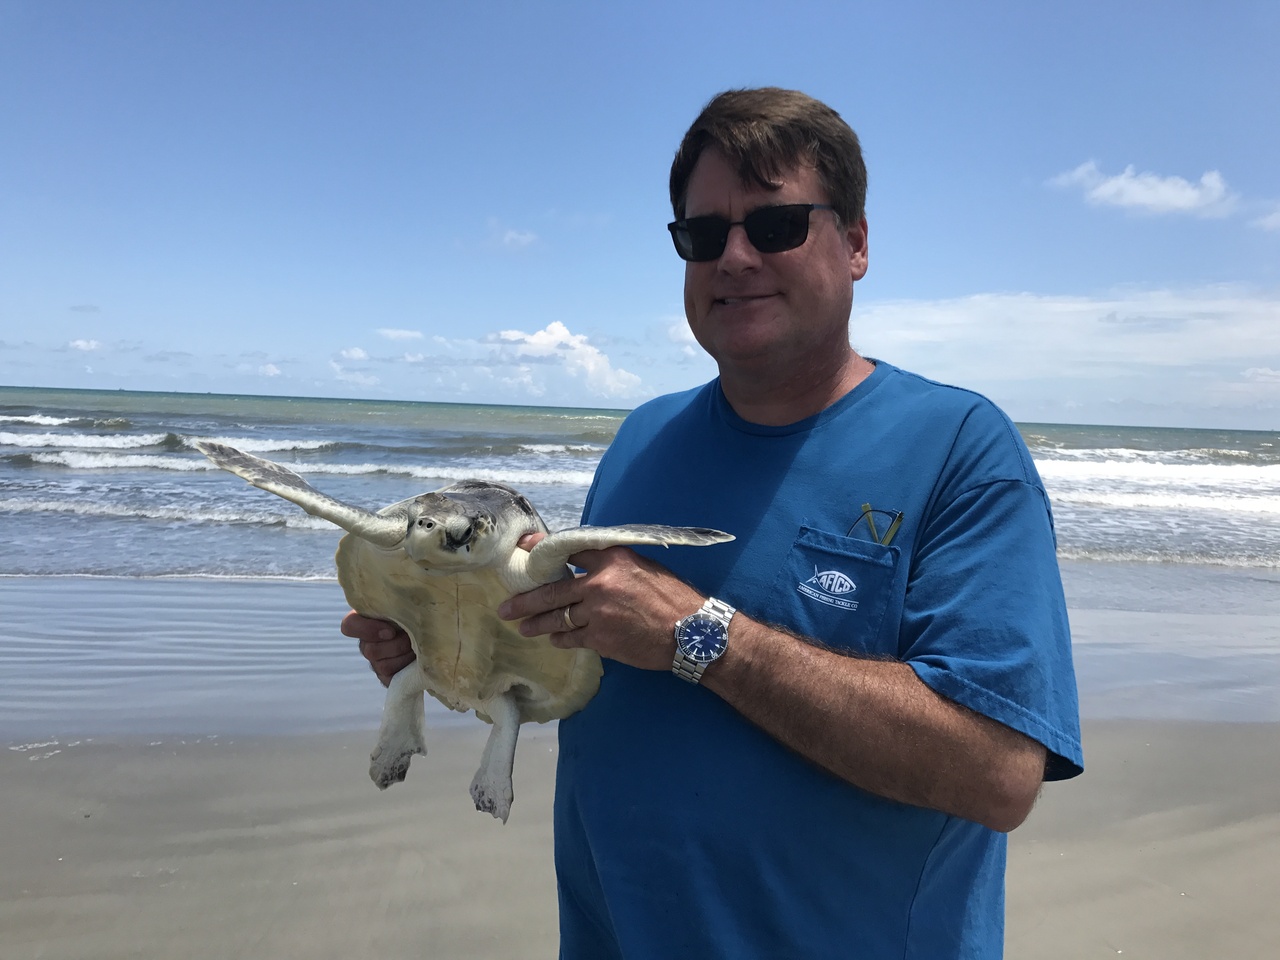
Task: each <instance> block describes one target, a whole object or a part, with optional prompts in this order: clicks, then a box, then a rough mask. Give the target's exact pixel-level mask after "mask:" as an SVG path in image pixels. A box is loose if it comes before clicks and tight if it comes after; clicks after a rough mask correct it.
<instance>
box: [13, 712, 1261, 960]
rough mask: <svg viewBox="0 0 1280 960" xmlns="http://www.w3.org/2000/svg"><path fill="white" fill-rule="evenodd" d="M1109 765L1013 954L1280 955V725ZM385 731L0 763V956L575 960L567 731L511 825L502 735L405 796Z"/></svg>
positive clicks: (1016, 916)
mask: <svg viewBox="0 0 1280 960" xmlns="http://www.w3.org/2000/svg"><path fill="white" fill-rule="evenodd" d="M1086 735H1087V749H1088V752H1089V764H1090V766H1089V771H1088V775H1087V776H1085V777H1083V778H1081V779H1079V780H1077V781H1072V782H1068V783H1063V784H1051V785H1049V786H1048V787H1047V788H1046V791H1045V795H1044V796H1043V797H1042V799H1041V801H1040V803H1039V805H1038V807H1037V809H1036V810H1035V811H1034V812H1033V814H1032V816H1031V818H1030V820H1029V821H1028V822H1027V823H1026V824H1025V825H1024V826H1023V827H1021V828H1020V829H1019V830H1017V831H1016V832H1015V833H1014V834H1013V836H1012V840H1011V845H1010V857H1009V861H1010V865H1009V880H1008V921H1007V922H1008V951H1007V953H1008V956H1010V957H1024V958H1062V960H1078V958H1081V957H1095V956H1096V957H1101V956H1116V955H1121V954H1123V956H1126V957H1158V958H1162V960H1181V958H1188V960H1189V958H1193V957H1194V958H1203V957H1210V956H1231V957H1257V958H1263V957H1270V956H1274V955H1275V951H1276V948H1277V946H1280V915H1278V914H1277V912H1276V910H1275V904H1274V897H1275V892H1276V889H1277V879H1278V878H1280V867H1277V866H1276V864H1277V863H1280V725H1274V724H1225V723H1188V722H1177V721H1165V722H1157V723H1149V722H1142V721H1107V722H1100V723H1092V724H1088V725H1087V727H1086ZM368 741H369V736H368V735H366V734H363V733H362V734H342V735H331V736H327V737H323V738H316V737H288V738H273V739H267V740H234V741H222V740H199V741H188V742H185V743H184V742H178V741H169V742H162V743H157V744H152V745H148V744H146V743H99V742H93V743H81V744H79V745H70V744H64V745H63V747H62V752H61V753H58V754H55V755H52V756H45V755H44V754H45V753H48V750H47V749H46V750H44V752H43V753H41V752H39V751H38V750H31V751H16V750H6V751H5V752H4V755H0V808H2V809H3V811H4V831H3V836H2V837H0V863H3V864H4V870H3V871H2V872H0V956H3V957H5V958H6V960H35V958H85V960H89V958H95V960H109V958H122V960H123V958H126V957H128V958H138V957H146V958H151V957H154V958H175V957H189V958H210V960H213V958H220V960H225V958H233V957H244V958H250V957H255V958H259V957H303V956H305V957H311V958H329V957H332V958H335V960H336V958H343V960H347V958H350V957H366V956H367V957H384V958H422V957H474V958H487V957H493V958H524V957H553V956H555V952H556V921H555V914H556V903H555V887H554V878H553V874H552V868H551V822H550V819H551V817H550V814H551V793H552V783H553V776H554V762H555V738H554V732H553V731H551V730H549V729H545V728H544V729H538V730H535V731H532V732H528V735H526V736H525V738H524V739H523V741H522V743H521V746H520V753H519V757H518V760H517V767H516V791H517V798H516V803H515V806H514V808H513V810H512V814H511V819H510V822H509V823H507V824H506V826H503V825H502V824H500V823H499V822H498V821H496V820H493V819H492V818H491V817H488V816H486V815H483V814H479V813H477V812H476V811H475V810H474V809H473V808H472V806H471V803H470V800H469V798H468V796H467V789H466V788H467V784H468V783H469V781H470V777H471V774H472V773H473V772H474V769H475V765H476V761H477V759H478V757H479V753H480V748H481V746H482V745H483V731H481V730H476V731H471V730H459V729H454V730H450V731H447V732H446V733H444V734H442V735H437V736H436V737H434V739H433V746H432V752H431V754H430V755H429V756H428V757H426V758H425V759H424V758H418V759H417V760H415V761H414V764H415V767H414V768H413V769H412V770H411V771H410V775H409V779H408V780H407V781H406V782H405V783H404V784H401V785H398V786H396V787H393V788H391V789H390V790H388V791H386V792H385V793H379V792H378V790H377V789H376V788H375V787H374V786H373V785H372V784H371V783H370V782H369V781H368V780H367V779H366V778H365V773H364V770H365V767H366V757H367V752H368V746H369V743H368Z"/></svg>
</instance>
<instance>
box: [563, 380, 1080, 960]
mask: <svg viewBox="0 0 1280 960" xmlns="http://www.w3.org/2000/svg"><path fill="white" fill-rule="evenodd" d="M863 504H870V505H871V507H872V508H874V510H875V511H876V512H874V513H873V514H872V515H871V521H870V523H868V521H867V518H865V517H864V516H863ZM899 514H901V523H900V526H899V528H898V529H897V531H896V533H895V534H894V536H893V538H892V541H891V542H890V543H889V544H888V545H885V544H883V543H882V542H878V540H884V539H886V534H887V533H888V528H889V527H890V525H891V524H892V521H893V519H894V518H895V517H896V516H897V515H899ZM583 522H584V523H590V524H600V525H603V524H615V523H669V524H681V525H688V526H706V527H715V528H717V529H720V530H725V531H728V532H729V533H732V534H734V535H735V536H736V537H737V539H736V540H735V541H733V542H732V543H729V544H723V545H718V546H713V547H702V548H698V549H690V548H681V547H676V548H672V549H670V550H663V549H661V548H652V549H643V548H642V549H641V551H640V552H642V553H645V554H646V555H648V556H651V557H653V558H654V559H655V560H657V561H658V562H660V563H662V564H664V565H665V566H667V567H668V568H670V569H671V570H672V571H673V572H674V573H675V574H676V575H677V576H679V577H681V578H683V579H684V580H686V581H688V582H689V583H690V584H692V585H693V586H694V587H696V588H697V589H698V590H700V591H702V592H703V593H705V594H710V595H713V596H716V597H720V598H721V599H723V600H725V601H727V602H728V603H730V604H733V605H734V606H736V607H737V608H738V609H740V610H741V611H742V612H743V613H745V614H747V615H748V616H750V617H752V618H754V619H756V620H759V621H762V622H765V623H771V624H776V625H779V626H782V627H785V628H787V629H789V630H791V631H794V632H796V633H799V634H801V635H804V636H807V637H812V638H815V639H817V640H820V641H821V642H822V643H824V644H826V645H829V646H831V647H835V648H838V649H845V650H848V651H850V652H852V653H856V654H864V655H876V656H884V655H887V656H891V657H894V658H896V659H899V660H902V661H904V662H906V663H908V664H909V665H910V666H911V667H912V668H913V669H914V670H915V671H916V673H917V674H918V676H919V677H920V679H921V680H922V681H923V682H924V683H926V684H927V685H928V686H930V687H931V688H932V689H934V690H935V691H937V692H938V693H940V694H942V695H943V696H946V697H949V698H951V699H952V700H955V701H957V702H959V703H961V704H963V705H964V706H966V707H969V708H971V709H973V710H976V711H978V712H979V713H982V714H985V715H987V716H989V717H992V718H994V719H995V720H998V721H1000V722H1001V723H1003V724H1006V725H1007V726H1010V727H1012V728H1014V729H1016V730H1020V731H1021V732H1023V733H1025V734H1027V735H1028V736H1030V737H1032V738H1033V739H1035V740H1038V741H1039V742H1040V743H1042V744H1044V745H1045V747H1046V748H1047V749H1048V752H1049V760H1048V765H1047V769H1046V778H1047V779H1057V778H1064V777H1070V776H1074V775H1075V774H1077V773H1079V772H1080V771H1081V763H1082V760H1081V750H1080V735H1079V720H1078V711H1077V702H1076V688H1075V677H1074V673H1073V671H1072V666H1071V649H1070V636H1069V632H1068V626H1067V615H1066V605H1065V601H1064V599H1063V594H1062V585H1061V580H1060V577H1059V573H1058V566H1057V559H1056V556H1055V549H1054V537H1053V527H1052V520H1051V517H1050V513H1049V502H1048V498H1047V496H1046V494H1045V492H1044V488H1043V487H1042V485H1041V483H1040V479H1039V477H1038V476H1037V474H1036V470H1035V467H1034V465H1033V463H1032V461H1031V457H1030V455H1029V454H1028V452H1027V450H1026V446H1025V445H1024V444H1023V442H1022V439H1021V437H1020V436H1019V434H1018V432H1017V430H1016V429H1015V427H1014V426H1013V424H1012V423H1011V422H1010V421H1009V420H1008V418H1007V417H1005V415H1004V414H1003V413H1001V412H1000V411H999V410H998V409H997V408H996V407H995V406H994V405H993V404H991V403H990V402H989V401H987V400H985V399H984V398H982V397H980V396H977V395H976V394H973V393H970V392H968V391H964V390H959V389H956V388H953V387H947V386H943V385H940V384H936V383H933V382H931V381H928V380H925V379H923V378H921V377H918V376H915V375H913V374H910V373H906V372H904V371H902V370H899V369H897V368H895V367H893V366H891V365H889V364H887V363H883V362H880V363H878V364H877V366H876V368H875V371H874V372H873V373H872V374H871V375H870V376H869V377H868V378H867V379H866V380H864V381H863V382H862V383H861V384H859V385H858V387H857V388H856V389H854V390H853V391H852V392H851V393H849V394H848V395H847V396H845V397H843V398H842V399H841V400H840V401H838V402H837V403H835V404H834V405H832V406H831V407H829V408H827V409H826V410H823V411H822V412H821V413H819V414H817V415H815V416H813V417H810V418H809V419H807V420H804V421H801V422H800V423H796V424H791V425H789V426H784V427H769V426H760V425H758V424H752V423H748V422H746V421H744V420H742V419H741V418H740V417H738V416H737V415H736V414H735V413H734V412H733V410H732V408H731V407H730V406H729V404H728V403H727V402H726V400H725V399H724V396H723V394H722V393H721V391H720V388H719V384H718V382H712V383H710V384H707V385H706V386H704V387H702V388H700V389H697V390H693V391H690V392H687V393H682V394H677V395H673V396H668V397H662V398H659V399H657V400H654V401H652V402H650V403H648V404H646V405H644V406H642V407H641V408H639V409H638V410H636V411H635V412H634V413H633V414H632V415H631V416H630V417H628V418H627V420H626V422H625V423H624V424H623V426H622V428H621V429H620V430H619V432H618V435H617V437H616V439H615V440H614V442H613V445H612V446H611V447H610V449H609V450H608V452H607V453H606V455H605V456H604V458H603V459H602V461H601V463H600V467H599V469H598V470H597V472H596V478H595V482H594V484H593V486H592V489H591V493H590V495H589V497H588V500H587V506H586V510H585V513H584V520H583ZM873 527H874V535H873V533H872V528H873ZM691 612H692V611H691ZM730 642H732V639H731V641H730ZM840 735H842V736H848V735H849V732H848V731H841V733H840ZM855 735H856V732H855ZM555 844H556V852H555V856H556V870H557V876H558V879H559V890H560V917H561V956H562V957H564V958H566V960H605V958H615V957H619V958H620V957H625V958H627V960H647V958H652V960H671V958H684V957H697V958H700V960H709V958H720V957H723V958H726V960H727V958H733V960H748V958H794V957H824V958H826V957H856V958H859V960H878V958H890V957H892V958H894V960H904V958H920V960H926V958H927V960H937V958H941V957H966V958H968V957H975V958H978V957H980V958H986V957H999V956H1000V955H1001V953H1002V950H1003V925H1004V868H1005V837H1004V835H1003V834H1000V833H996V832H994V831H992V830H990V829H988V828H986V827H983V826H981V825H979V824H976V823H973V822H970V821H967V820H962V819H960V818H958V817H953V816H948V815H946V814H943V813H939V812H937V811H934V810H926V809H923V808H920V807H913V806H908V805H906V804H902V803H897V802H895V801H892V800H887V799H884V798H882V797H878V796H875V795H873V794H870V793H867V792H865V791H863V790H860V789H858V788H856V787H853V786H850V785H849V784H847V783H845V782H843V781H842V780H840V779H838V778H836V777H834V776H832V775H831V774H829V773H827V772H826V771H824V770H822V769H821V768H819V767H818V766H816V765H814V764H812V763H810V762H809V761H807V760H805V759H803V758H802V757H800V756H799V755H798V754H796V753H794V752H792V751H791V750H789V749H788V748H786V747H784V746H782V745H781V744H779V743H778V742H777V741H775V740H773V739H772V738H770V737H769V736H768V735H766V734H765V733H763V732H762V731H761V730H759V729H758V728H757V727H755V726H753V725H752V724H751V723H750V722H748V721H746V720H744V719H743V718H742V717H741V716H740V715H739V714H738V713H737V712H736V711H735V710H734V709H733V708H732V707H730V706H729V705H728V704H727V703H725V702H724V701H723V700H721V699H720V698H719V697H717V696H716V695H715V694H713V693H712V692H711V691H709V690H707V689H704V688H702V687H698V686H693V685H690V684H688V683H685V682H683V681H681V680H680V679H678V678H677V677H675V676H673V675H672V674H671V673H668V672H659V671H645V670H637V669H634V668H631V667H628V666H625V665H623V664H619V663H616V662H613V661H606V662H605V673H604V677H603V679H602V681H601V684H600V692H599V693H598V694H597V695H596V697H595V698H594V699H593V700H592V701H591V702H590V703H588V704H587V706H586V707H585V708H584V709H583V710H582V711H581V712H579V713H578V714H576V715H574V716H572V717H569V718H567V719H565V720H563V721H561V723H560V760H559V770H558V774H557V781H556V803H555Z"/></svg>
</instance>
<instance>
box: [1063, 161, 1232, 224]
mask: <svg viewBox="0 0 1280 960" xmlns="http://www.w3.org/2000/svg"><path fill="white" fill-rule="evenodd" d="M1049 183H1050V184H1051V185H1052V186H1055V187H1080V188H1082V189H1083V191H1084V198H1085V200H1087V201H1088V202H1089V203H1090V204H1092V205H1094V206H1099V207H1122V208H1125V209H1128V210H1137V211H1140V212H1143V213H1157V214H1158V213H1190V214H1194V215H1196V216H1200V217H1222V216H1226V215H1227V214H1229V213H1231V212H1232V211H1233V210H1234V209H1235V207H1236V204H1237V202H1238V200H1239V197H1238V196H1237V195H1236V194H1234V193H1232V192H1231V191H1230V190H1229V189H1228V188H1227V183H1226V181H1225V180H1224V179H1223V178H1222V174H1221V173H1219V172H1218V171H1217V170H1209V171H1208V172H1206V173H1205V174H1203V175H1202V176H1201V177H1200V180H1199V181H1198V182H1196V183H1191V182H1190V181H1188V180H1184V179H1183V178H1182V177H1162V176H1160V175H1158V174H1155V173H1145V172H1144V173H1137V172H1135V171H1134V168H1133V165H1132V164H1130V165H1129V166H1127V167H1125V168H1124V171H1123V172H1122V173H1118V174H1115V175H1113V176H1106V175H1104V174H1103V172H1102V171H1101V170H1100V169H1098V165H1097V163H1095V162H1094V161H1092V160H1089V161H1088V162H1086V163H1082V164H1080V166H1078V167H1076V168H1075V169H1074V170H1069V171H1067V172H1066V173H1062V174H1059V175H1058V176H1056V177H1054V178H1053V179H1052V180H1050V181H1049Z"/></svg>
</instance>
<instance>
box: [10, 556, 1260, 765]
mask: <svg viewBox="0 0 1280 960" xmlns="http://www.w3.org/2000/svg"><path fill="white" fill-rule="evenodd" d="M1063 574H1064V583H1065V585H1066V590H1067V597H1068V607H1069V612H1070V616H1071V623H1072V632H1073V637H1074V655H1075V661H1076V672H1077V677H1078V680H1079V686H1080V698H1081V709H1082V714H1083V715H1084V716H1085V717H1086V718H1092V719H1106V718H1134V719H1137V718H1144V717H1145V718H1151V719H1168V720H1221V721H1229V722H1249V721H1256V722H1272V721H1280V574H1278V573H1275V572H1273V571H1269V570H1266V569H1253V568H1249V569H1229V570H1210V571H1205V570H1203V569H1182V568H1176V569H1170V568H1166V567H1159V566H1150V565H1123V564H1115V565H1111V564H1100V563H1085V564H1081V563H1078V562H1071V563H1065V564H1063ZM346 609H347V606H346V604H345V602H344V600H343V597H342V591H341V588H340V587H339V586H338V584H337V582H336V581H335V580H285V579H233V578H217V579H211V578H183V577H165V578H118V579H116V578H102V577H0V610H3V611H4V616H3V618H0V690H4V691H5V694H6V695H5V697H3V698H0V744H10V745H21V744H24V743H37V742H44V741H49V740H76V739H83V738H85V737H101V736H107V737H117V736H120V737H126V738H127V737H129V736H137V737H143V738H148V739H155V738H157V737H169V738H182V737H187V738H192V737H201V736H221V737H231V736H241V737H243V736H249V735H252V734H262V735H271V734H282V733H283V734H294V735H306V734H308V733H340V732H345V731H354V730H368V729H371V728H376V726H377V724H378V721H379V718H380V716H381V713H382V701H383V691H382V688H381V687H380V686H379V685H378V684H377V682H376V681H374V680H373V678H372V675H371V673H370V672H369V670H368V666H367V664H365V662H364V661H363V660H362V659H361V658H360V656H359V653H358V652H357V650H356V645H355V642H354V641H353V640H351V639H349V638H347V637H343V636H342V635H341V634H340V633H339V632H338V623H339V620H340V619H341V617H342V615H343V614H344V613H345V612H346ZM427 710H428V725H429V726H431V727H437V726H450V727H451V726H454V725H465V724H466V723H467V722H468V720H467V718H466V717H464V716H462V715H460V714H455V713H453V712H451V711H449V710H447V709H446V708H444V707H443V706H442V705H440V704H438V703H437V702H436V701H435V700H433V699H430V698H428V704H427Z"/></svg>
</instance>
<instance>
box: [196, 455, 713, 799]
mask: <svg viewBox="0 0 1280 960" xmlns="http://www.w3.org/2000/svg"><path fill="white" fill-rule="evenodd" d="M194 446H195V447H196V449H198V450H199V451H200V452H201V453H203V454H204V455H205V456H206V457H208V458H209V459H210V460H212V461H213V462H214V463H215V464H216V465H217V466H219V467H221V468H222V469H224V470H229V471H230V472H232V473H234V474H236V475H237V476H240V477H243V478H244V479H245V480H247V481H249V483H251V484H253V485H254V486H255V487H260V488H261V489H263V490H266V491H268V492H270V493H274V494H276V496H279V497H284V498H285V499H286V500H291V501H292V502H294V503H296V504H297V505H298V506H300V507H301V508H302V509H303V510H305V511H307V513H310V514H312V515H314V516H317V517H323V518H324V519H326V520H330V521H332V522H333V523H336V524H337V525H338V526H340V527H342V528H343V529H344V530H346V531H347V536H345V537H343V538H342V540H341V542H339V544H338V551H337V554H336V555H335V557H334V559H335V561H336V563H337V567H338V582H339V583H340V584H341V585H342V589H343V591H344V592H345V594H346V598H347V602H348V603H349V604H351V606H352V608H353V609H355V610H357V611H358V612H360V613H361V614H363V615H365V616H368V617H377V618H380V619H384V620H390V621H393V622H394V623H397V624H399V625H400V627H401V628H403V629H404V631H405V632H406V633H408V635H409V638H410V640H411V641H412V642H413V649H414V652H415V653H416V654H417V660H416V661H415V662H414V663H411V664H410V665H409V666H407V667H405V668H404V669H403V670H401V671H400V672H399V673H397V674H396V675H395V676H394V677H393V678H392V680H391V684H390V686H389V687H388V689H387V701H386V706H385V708H384V710H383V715H382V728H381V730H380V731H379V733H378V743H377V746H375V747H374V749H373V753H372V755H371V758H370V759H371V761H372V762H371V764H370V767H369V776H370V777H371V778H372V779H373V782H374V783H376V784H377V785H378V786H379V787H380V788H382V789H386V788H387V787H388V786H390V785H391V784H393V783H398V782H400V781H402V780H403V779H404V777H405V774H406V772H407V771H408V768H409V760H410V759H411V758H412V757H413V756H414V754H425V753H426V752H427V748H426V742H425V733H424V724H423V706H422V694H423V691H424V690H425V691H426V692H427V693H430V694H431V695H432V696H434V697H435V698H436V699H437V700H439V701H440V702H441V703H443V704H444V705H445V706H447V707H449V708H451V709H453V710H458V711H461V712H464V713H465V712H467V711H469V710H474V711H475V712H476V716H478V717H480V719H482V720H485V721H488V722H489V723H491V724H492V725H493V729H492V730H491V731H490V733H489V740H488V742H487V743H486V744H485V748H484V754H483V756H482V759H481V761H480V769H479V770H478V771H477V772H476V775H475V779H474V780H472V782H471V797H472V799H473V800H474V801H475V804H476V809H477V810H481V811H484V812H486V813H491V814H493V816H495V817H498V818H499V819H501V820H502V821H503V822H505V821H506V819H507V815H508V813H509V812H510V810H511V799H512V788H511V769H512V765H513V764H514V762H515V752H516V738H517V736H518V734H519V730H520V724H522V723H525V722H528V721H537V722H539V723H544V722H546V721H548V720H552V719H558V718H560V717H567V716H569V715H570V714H572V713H575V712H576V711H578V710H580V709H581V708H582V707H583V706H584V705H585V704H586V702H587V701H588V700H590V699H591V698H592V697H593V696H594V695H595V692H596V689H597V688H598V687H599V685H600V675H601V673H602V668H601V665H600V658H599V656H598V655H597V654H596V653H595V652H593V651H591V650H586V649H580V648H579V649H572V650H561V649H559V648H557V647H553V646H552V645H551V644H550V643H549V642H547V640H546V638H533V639H530V638H526V637H522V636H520V634H519V633H518V632H517V631H516V630H515V628H514V625H512V624H510V623H507V622H505V621H502V620H500V619H498V615H497V613H496V612H495V609H496V607H497V606H498V604H500V603H501V602H502V601H503V600H505V599H507V598H508V597H509V596H511V595H512V594H515V593H520V592H523V591H525V590H531V589H533V588H534V587H536V586H538V585H539V584H544V583H552V582H553V581H556V580H563V579H567V578H569V577H571V576H572V575H573V574H572V571H571V570H570V569H569V567H568V566H567V564H566V561H567V559H568V558H569V557H570V556H571V555H572V554H575V553H578V552H579V551H581V550H597V549H602V548H604V547H610V546H617V545H624V544H661V545H663V546H668V545H675V544H680V545H685V546H707V545H710V544H714V543H724V542H726V541H729V540H732V539H733V537H732V536H730V535H729V534H727V533H722V532H720V531H719V530H708V529H704V528H701V527H668V526H660V525H656V524H630V525H625V526H617V527H577V528H574V529H571V530H561V531H559V532H558V533H552V534H549V535H548V536H547V537H546V538H545V539H544V540H542V541H541V542H539V543H538V544H537V546H535V547H534V548H533V549H532V550H530V551H525V550H522V549H520V548H519V547H517V546H516V543H517V541H518V540H519V539H520V538H521V537H522V536H523V535H525V534H527V533H536V532H543V533H546V532H547V526H546V524H545V523H543V522H542V518H541V517H540V516H538V512H537V511H536V510H535V509H534V508H533V505H532V504H531V503H530V502H529V501H528V500H527V499H526V498H525V497H523V496H522V495H521V494H519V493H517V492H516V491H515V490H513V489H511V488H510V487H507V486H504V485H503V484H500V483H491V482H489V481H486V480H463V481H461V482H459V483H455V484H453V485H451V486H448V487H444V488H443V489H441V490H436V491H434V492H431V493H424V494H422V495H421V496H417V497H413V498H411V499H409V500H402V501H400V502H399V503H393V504H392V505H391V506H389V507H384V508H383V509H382V510H379V511H378V512H377V513H373V512H371V511H368V510H364V509H362V508H360V507H355V506H352V505H350V504H347V503H343V502H342V501H340V500H335V499H334V498H333V497H330V496H328V495H326V494H323V493H321V492H320V491H318V490H316V489H315V488H314V487H312V486H311V485H310V484H308V483H307V482H306V481H305V480H303V479H302V478H301V477H299V476H298V475H297V474H296V473H294V472H293V471H292V470H289V469H288V468H286V467H283V466H281V465H280V464H278V463H273V462H272V461H270V460H264V459H262V458H261V457H255V456H253V455H252V454H248V453H244V452H243V451H241V450H237V449H236V448H235V447H230V446H227V445H226V444H222V443H214V442H212V441H198V442H196V443H195V444H194Z"/></svg>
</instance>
